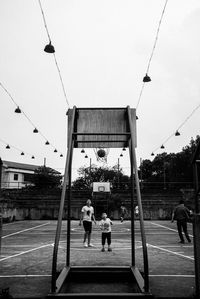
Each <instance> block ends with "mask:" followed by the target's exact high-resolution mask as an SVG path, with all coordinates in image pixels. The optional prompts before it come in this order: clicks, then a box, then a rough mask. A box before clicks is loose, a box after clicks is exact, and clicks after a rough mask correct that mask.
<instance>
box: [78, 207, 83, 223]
mask: <svg viewBox="0 0 200 299" xmlns="http://www.w3.org/2000/svg"><path fill="white" fill-rule="evenodd" d="M82 221H83V211H82V210H81V213H80V221H79V225H81V223H82Z"/></svg>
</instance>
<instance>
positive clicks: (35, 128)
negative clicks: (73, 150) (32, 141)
mask: <svg viewBox="0 0 200 299" xmlns="http://www.w3.org/2000/svg"><path fill="white" fill-rule="evenodd" d="M0 86H1V87H2V89H3V90H4V91H5V92H6V93H7V95H8V96H9V98H10V99H11V100H12V102H13V103H14V104H15V106H16V107H18V108H19V105H18V104H17V102H16V101H15V100H14V98H13V96H12V95H11V93H10V92H9V91H8V90H7V88H6V87H5V86H4V85H3V84H2V82H0ZM20 112H21V113H22V114H23V115H24V116H25V118H26V119H27V120H28V121H29V123H30V124H31V125H32V126H33V128H34V131H35V133H39V134H40V135H41V136H42V137H43V138H44V139H45V141H46V142H47V141H48V140H49V139H48V138H47V137H46V136H45V135H44V134H43V133H42V132H41V131H40V130H38V129H37V126H35V124H34V123H33V122H32V120H31V119H30V117H28V115H27V114H26V113H25V112H24V111H23V110H22V109H20ZM34 131H33V132H34ZM48 144H49V145H50V146H51V147H52V148H54V150H55V149H56V151H57V152H58V150H57V148H56V146H54V145H53V144H52V143H50V142H49V141H48ZM59 153H60V155H62V152H61V151H59Z"/></svg>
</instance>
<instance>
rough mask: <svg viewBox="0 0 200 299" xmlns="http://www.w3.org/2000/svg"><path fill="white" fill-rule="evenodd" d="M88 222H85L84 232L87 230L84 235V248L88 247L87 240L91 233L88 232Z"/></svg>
mask: <svg viewBox="0 0 200 299" xmlns="http://www.w3.org/2000/svg"><path fill="white" fill-rule="evenodd" d="M87 222H88V221H83V227H84V230H85V233H84V236H83V245H84V247H88V245H87V239H88V234H89V231H88V224H87Z"/></svg>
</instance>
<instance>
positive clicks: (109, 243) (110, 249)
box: [107, 232, 112, 251]
mask: <svg viewBox="0 0 200 299" xmlns="http://www.w3.org/2000/svg"><path fill="white" fill-rule="evenodd" d="M107 242H108V251H112V248H111V246H110V245H111V232H109V233H107Z"/></svg>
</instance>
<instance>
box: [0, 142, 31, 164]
mask: <svg viewBox="0 0 200 299" xmlns="http://www.w3.org/2000/svg"><path fill="white" fill-rule="evenodd" d="M0 142H1V143H4V144H6V145H7V147H6V148H7V149H10V147H11V148H14V149H15V150H17V151H18V152H21V154H22V153H23V155H25V154H26V155H29V156H31V157H32V159H35V156H34V155H33V154H30V153H28V152H26V151H24V150H22V149H20V148H18V147H16V146H14V145H12V144H10V143H9V142H5V141H4V140H3V139H1V138H0Z"/></svg>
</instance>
